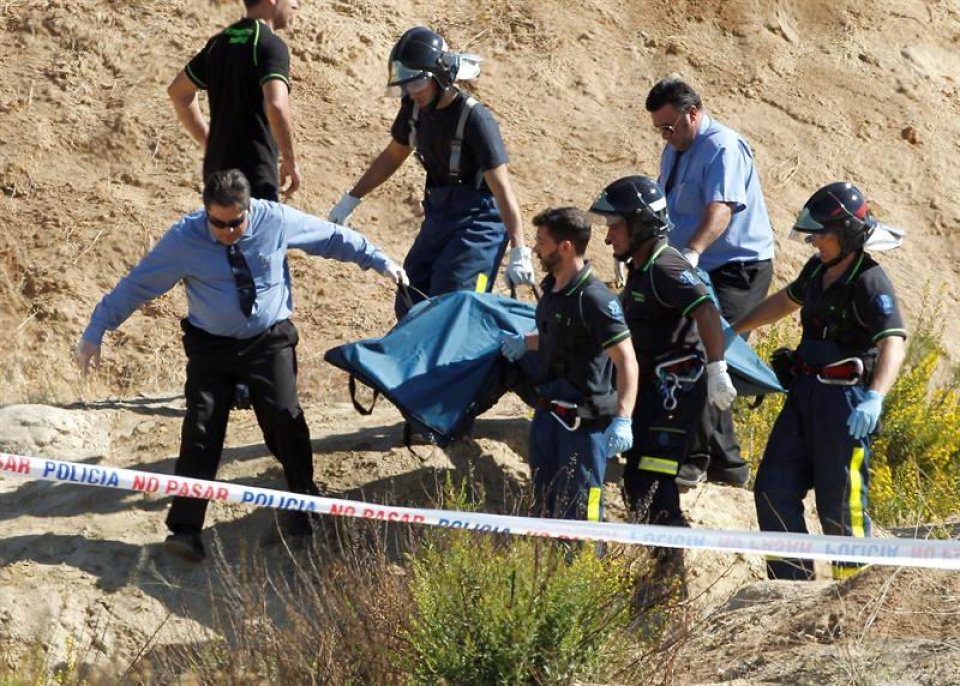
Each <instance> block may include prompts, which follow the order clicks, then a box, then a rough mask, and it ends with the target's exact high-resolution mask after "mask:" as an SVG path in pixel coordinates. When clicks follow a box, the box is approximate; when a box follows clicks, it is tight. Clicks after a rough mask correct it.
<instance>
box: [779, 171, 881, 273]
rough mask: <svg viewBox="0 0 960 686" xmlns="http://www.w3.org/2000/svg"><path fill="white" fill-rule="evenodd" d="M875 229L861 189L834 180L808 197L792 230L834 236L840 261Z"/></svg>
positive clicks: (856, 248) (875, 221) (863, 242)
mask: <svg viewBox="0 0 960 686" xmlns="http://www.w3.org/2000/svg"><path fill="white" fill-rule="evenodd" d="M876 226H877V220H876V219H874V218H873V216H872V215H871V214H870V208H869V207H868V206H867V201H866V200H865V199H864V197H863V193H861V192H860V189H858V188H857V187H856V186H854V185H853V184H850V183H846V182H844V181H836V182H834V183H831V184H827V185H826V186H824V187H823V188H821V189H820V190H818V191H817V192H816V193H814V194H813V195H811V196H810V199H809V200H807V202H806V204H805V205H804V206H803V209H802V210H801V211H800V215H799V216H798V217H797V221H796V223H795V224H794V225H793V230H794V231H797V232H799V233H804V234H808V235H812V234H822V233H826V232H828V231H832V232H834V233H836V236H837V240H838V241H839V242H840V255H841V257H840V259H842V258H843V257H846V256H847V255H849V254H850V253H852V252H856V251H858V250H862V249H863V246H864V244H865V243H866V242H867V239H868V238H869V237H870V235H871V234H872V233H873V231H874V229H875V228H876ZM837 261H839V259H838V260H837Z"/></svg>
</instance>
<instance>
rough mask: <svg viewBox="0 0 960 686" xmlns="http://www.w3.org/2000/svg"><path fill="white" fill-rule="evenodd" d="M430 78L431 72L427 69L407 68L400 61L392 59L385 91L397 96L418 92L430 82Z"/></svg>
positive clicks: (431, 76)
mask: <svg viewBox="0 0 960 686" xmlns="http://www.w3.org/2000/svg"><path fill="white" fill-rule="evenodd" d="M432 78H433V74H431V73H430V72H428V71H423V70H422V69H409V68H408V67H405V66H404V65H403V63H402V62H399V61H394V62H392V63H391V64H390V79H389V82H388V85H387V92H388V93H389V94H390V95H392V96H394V97H397V98H400V97H406V96H408V95H410V94H411V93H419V92H420V91H422V90H423V89H424V88H426V87H427V86H428V85H429V84H430V79H432Z"/></svg>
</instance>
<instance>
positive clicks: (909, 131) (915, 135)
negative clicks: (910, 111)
mask: <svg viewBox="0 0 960 686" xmlns="http://www.w3.org/2000/svg"><path fill="white" fill-rule="evenodd" d="M900 138H902V139H903V140H905V141H907V142H908V143H910V144H911V145H920V133H919V132H918V131H917V129H916V128H915V127H913V126H905V127H904V128H903V130H901V131H900Z"/></svg>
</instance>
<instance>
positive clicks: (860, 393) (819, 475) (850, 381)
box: [734, 182, 907, 580]
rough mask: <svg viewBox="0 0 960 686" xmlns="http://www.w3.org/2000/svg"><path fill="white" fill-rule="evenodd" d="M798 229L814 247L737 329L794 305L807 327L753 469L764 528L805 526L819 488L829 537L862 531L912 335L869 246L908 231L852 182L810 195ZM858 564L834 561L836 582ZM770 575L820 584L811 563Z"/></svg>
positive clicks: (785, 354)
mask: <svg viewBox="0 0 960 686" xmlns="http://www.w3.org/2000/svg"><path fill="white" fill-rule="evenodd" d="M791 233H792V237H794V238H800V239H802V240H804V241H805V242H806V243H808V244H810V245H812V246H813V247H814V248H816V250H817V254H816V255H814V256H813V257H811V258H810V260H809V261H808V262H807V263H806V265H804V267H803V269H802V270H801V272H800V275H799V276H798V277H797V278H796V279H795V280H794V281H793V282H792V283H790V284H789V285H788V286H787V287H786V288H784V289H783V290H781V291H780V292H778V293H776V294H775V295H772V296H770V297H769V298H767V299H766V300H764V301H763V302H762V303H760V304H759V305H758V306H757V307H756V308H754V309H753V310H752V311H751V312H749V313H748V314H746V315H745V316H744V317H743V318H742V319H740V320H739V321H738V322H737V323H736V324H735V325H734V328H735V330H736V331H737V332H738V333H745V332H747V331H750V330H752V329H755V328H757V327H759V326H764V325H766V324H771V323H773V322H775V321H778V320H780V319H782V318H784V317H786V316H788V315H790V314H791V313H793V312H796V311H797V310H799V311H800V321H801V324H802V335H801V339H800V345H799V347H798V348H797V349H796V350H795V351H790V350H783V349H782V350H780V351H777V353H775V359H774V360H773V363H774V367H775V369H776V370H777V372H778V377H780V379H781V382H782V383H784V385H785V387H787V388H788V394H787V400H786V403H785V404H784V407H783V410H782V411H781V413H780V415H779V417H777V421H776V423H775V424H774V427H773V432H772V433H771V435H770V438H769V440H768V442H767V447H766V450H765V452H764V455H763V460H762V461H761V463H760V468H759V470H758V472H757V478H756V484H755V486H754V497H755V500H756V505H757V518H758V520H759V524H760V528H761V529H762V530H764V531H790V532H799V533H805V532H806V531H807V528H806V523H805V521H804V517H803V499H804V497H805V496H806V494H807V493H808V492H809V490H810V489H811V488H812V489H813V490H814V492H815V494H816V500H817V513H818V515H819V518H820V523H821V525H822V526H823V531H824V533H826V534H833V535H844V536H854V537H866V536H869V535H870V517H869V515H868V514H867V503H868V491H869V478H870V476H869V460H870V444H871V441H872V439H873V437H874V435H875V434H876V431H877V427H878V425H879V421H880V414H881V412H882V410H883V401H884V397H885V396H886V394H887V392H888V391H889V390H890V388H891V387H892V386H893V384H894V381H895V380H896V378H897V374H898V373H899V371H900V367H901V365H902V363H903V359H904V356H905V348H906V346H905V340H906V337H907V331H906V328H905V327H904V324H903V319H902V317H901V315H900V309H899V307H898V305H897V298H896V295H895V294H894V289H893V284H892V283H891V282H890V279H889V277H888V276H887V273H886V272H885V271H884V269H883V267H881V266H880V265H879V264H877V262H875V261H874V259H873V258H872V257H871V256H870V254H869V253H867V252H866V249H867V248H870V247H871V246H872V245H874V244H876V245H877V246H878V249H888V248H890V247H895V246H896V245H899V236H900V235H902V234H900V233H899V232H898V231H897V230H895V229H892V227H887V226H885V225H883V224H880V223H879V222H878V221H877V220H876V219H875V218H874V217H873V216H872V214H871V213H870V210H869V207H868V204H867V202H866V200H865V199H864V197H863V194H862V193H861V192H860V190H859V189H858V188H857V187H856V186H853V185H851V184H849V183H845V182H835V183H831V184H828V185H826V186H824V187H823V188H821V189H820V190H818V191H817V192H816V193H814V194H813V195H812V196H811V197H810V199H809V200H807V202H806V204H805V205H804V206H803V209H802V210H801V211H800V215H799V216H798V217H797V221H796V223H795V224H794V226H793V231H792V232H791ZM859 569H860V566H859V565H857V564H853V563H845V562H835V563H834V564H833V577H834V578H835V579H844V578H847V577H849V576H852V575H853V574H856V573H857V571H859ZM767 574H768V575H769V576H770V577H771V578H774V579H793V580H806V579H812V578H813V563H812V562H811V561H809V560H794V559H785V558H771V559H768V560H767Z"/></svg>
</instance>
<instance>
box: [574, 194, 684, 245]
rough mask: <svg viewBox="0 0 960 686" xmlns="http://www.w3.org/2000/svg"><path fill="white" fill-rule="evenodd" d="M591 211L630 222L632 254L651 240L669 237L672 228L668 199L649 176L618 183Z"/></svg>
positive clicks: (603, 195)
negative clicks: (658, 237) (668, 214)
mask: <svg viewBox="0 0 960 686" xmlns="http://www.w3.org/2000/svg"><path fill="white" fill-rule="evenodd" d="M590 211H591V212H593V213H594V214H600V215H605V216H614V217H623V218H624V219H626V221H627V228H628V229H629V230H630V237H631V241H630V250H631V252H635V251H636V250H637V249H638V248H639V247H640V245H641V244H642V243H643V242H644V241H646V240H648V239H650V238H654V237H657V236H664V235H666V233H667V232H668V231H669V230H670V229H671V228H672V227H671V224H670V218H669V216H667V196H666V195H665V194H664V192H663V190H662V189H661V188H660V185H659V184H658V183H657V182H656V181H654V180H653V179H651V178H650V177H648V176H625V177H623V178H622V179H618V180H616V181H614V182H613V183H611V184H610V185H609V186H607V187H606V188H604V189H603V192H602V193H601V194H600V197H598V198H597V199H596V200H594V202H593V205H591V206H590ZM618 257H619V256H618Z"/></svg>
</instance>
